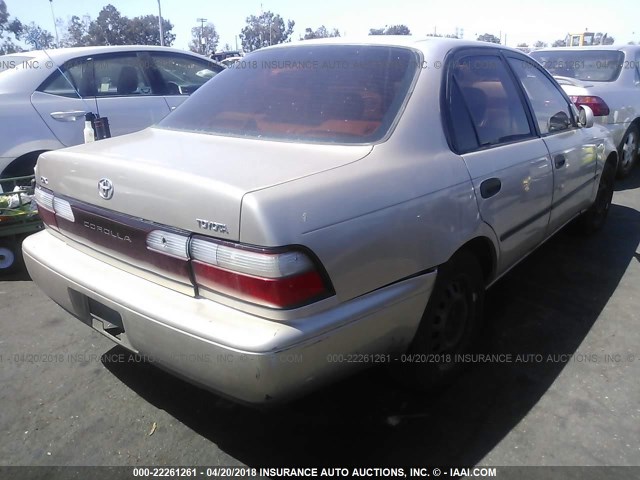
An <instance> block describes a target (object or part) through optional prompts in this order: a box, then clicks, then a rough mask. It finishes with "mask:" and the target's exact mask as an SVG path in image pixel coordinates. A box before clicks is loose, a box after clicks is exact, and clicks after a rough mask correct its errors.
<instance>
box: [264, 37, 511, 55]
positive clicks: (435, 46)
mask: <svg viewBox="0 0 640 480" xmlns="http://www.w3.org/2000/svg"><path fill="white" fill-rule="evenodd" d="M307 45H384V46H394V47H409V48H415V49H417V50H420V51H422V52H423V53H424V54H427V53H429V54H434V55H438V56H443V55H446V53H447V52H449V51H450V50H452V49H454V48H460V47H493V48H499V49H503V50H509V51H513V52H518V53H520V54H522V52H521V51H519V50H517V49H515V48H511V47H506V46H504V45H500V44H497V43H491V42H478V41H475V40H463V39H458V38H444V37H422V36H421V37H417V36H413V35H364V36H351V37H349V36H346V37H333V38H316V39H311V40H300V41H298V42H292V43H281V44H278V45H272V46H270V47H265V48H263V49H261V50H267V49H279V48H287V47H301V46H307Z"/></svg>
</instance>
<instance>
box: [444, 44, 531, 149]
mask: <svg viewBox="0 0 640 480" xmlns="http://www.w3.org/2000/svg"><path fill="white" fill-rule="evenodd" d="M451 81H452V82H453V83H454V84H455V86H454V88H452V89H451V91H450V95H451V99H450V108H451V113H450V118H451V123H452V124H453V128H454V132H455V136H456V138H460V139H462V140H459V141H460V142H461V144H460V145H459V147H466V148H462V150H467V148H470V146H471V145H472V142H471V140H470V134H469V127H468V125H467V124H466V122H467V120H466V119H465V115H464V109H463V107H462V104H464V105H465V106H466V112H468V115H469V117H470V118H471V122H472V125H473V130H474V133H475V139H476V145H477V146H479V147H486V146H491V145H497V144H501V143H507V142H512V141H515V140H521V139H524V138H528V137H531V136H533V133H532V132H531V128H530V126H529V121H528V120H527V114H526V113H525V107H524V105H523V103H522V100H521V98H520V96H519V94H518V91H517V89H516V86H515V84H514V83H513V80H512V79H511V77H510V75H509V73H508V70H507V67H506V66H505V65H504V63H503V62H502V60H501V59H500V57H498V56H492V55H469V56H464V57H461V58H459V59H458V60H456V62H455V65H454V66H453V74H452V79H451ZM456 95H460V97H461V98H460V99H457V98H455V96H456ZM459 118H462V123H461V124H458V123H457V122H458V119H459Z"/></svg>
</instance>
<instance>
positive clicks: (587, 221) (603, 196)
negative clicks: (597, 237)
mask: <svg viewBox="0 0 640 480" xmlns="http://www.w3.org/2000/svg"><path fill="white" fill-rule="evenodd" d="M615 177H616V171H615V169H614V168H613V165H611V164H610V163H606V164H605V166H604V169H603V170H602V175H601V176H600V183H599V184H598V194H597V195H596V200H595V202H593V205H591V207H589V210H587V211H586V212H584V213H583V214H582V215H581V216H580V218H579V219H578V222H579V223H578V224H579V226H580V229H581V230H582V231H583V232H585V233H593V232H596V231H598V230H600V229H601V228H602V227H603V225H604V222H605V221H606V219H607V215H608V214H609V208H610V207H611V200H612V198H613V190H614V182H615Z"/></svg>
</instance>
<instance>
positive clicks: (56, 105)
mask: <svg viewBox="0 0 640 480" xmlns="http://www.w3.org/2000/svg"><path fill="white" fill-rule="evenodd" d="M151 80H152V79H150V78H149V75H148V73H147V69H146V65H145V59H144V58H143V57H140V56H139V55H137V53H136V52H122V53H113V54H103V55H93V56H85V57H79V58H76V59H73V60H71V61H68V62H66V63H65V64H64V65H63V66H62V68H61V69H60V70H56V71H55V72H54V73H52V75H51V76H50V77H49V78H48V79H47V80H46V81H45V82H44V83H43V84H42V85H41V86H40V87H39V88H38V90H37V91H36V92H34V93H33V95H32V96H31V103H32V104H33V106H34V107H35V109H36V110H37V111H38V113H39V114H40V116H41V117H42V119H43V120H44V121H45V123H46V124H47V125H48V126H49V128H50V129H51V130H52V131H53V133H54V134H55V135H56V137H58V139H59V140H60V142H61V143H63V144H64V145H66V146H70V145H77V144H79V143H82V142H83V134H82V131H83V128H84V113H85V112H93V113H95V114H98V113H99V114H100V116H101V117H108V118H109V124H110V128H111V134H112V136H117V135H123V134H125V133H131V132H135V131H138V130H142V129H143V128H146V127H148V126H150V125H153V124H155V123H157V122H159V121H160V120H162V119H163V118H164V117H165V116H166V115H167V114H168V113H169V111H170V110H169V107H168V105H167V103H166V101H165V100H164V97H163V96H162V95H161V94H160V93H159V92H157V88H156V87H155V85H153V84H152V81H151Z"/></svg>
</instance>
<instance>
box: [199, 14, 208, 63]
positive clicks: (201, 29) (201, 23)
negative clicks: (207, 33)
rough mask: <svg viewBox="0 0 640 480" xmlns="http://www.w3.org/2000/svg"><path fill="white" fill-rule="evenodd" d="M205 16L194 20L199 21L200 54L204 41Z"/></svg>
mask: <svg viewBox="0 0 640 480" xmlns="http://www.w3.org/2000/svg"><path fill="white" fill-rule="evenodd" d="M206 21H207V19H206V18H196V22H200V48H202V54H203V55H204V46H205V44H206V42H205V41H204V22H206Z"/></svg>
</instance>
